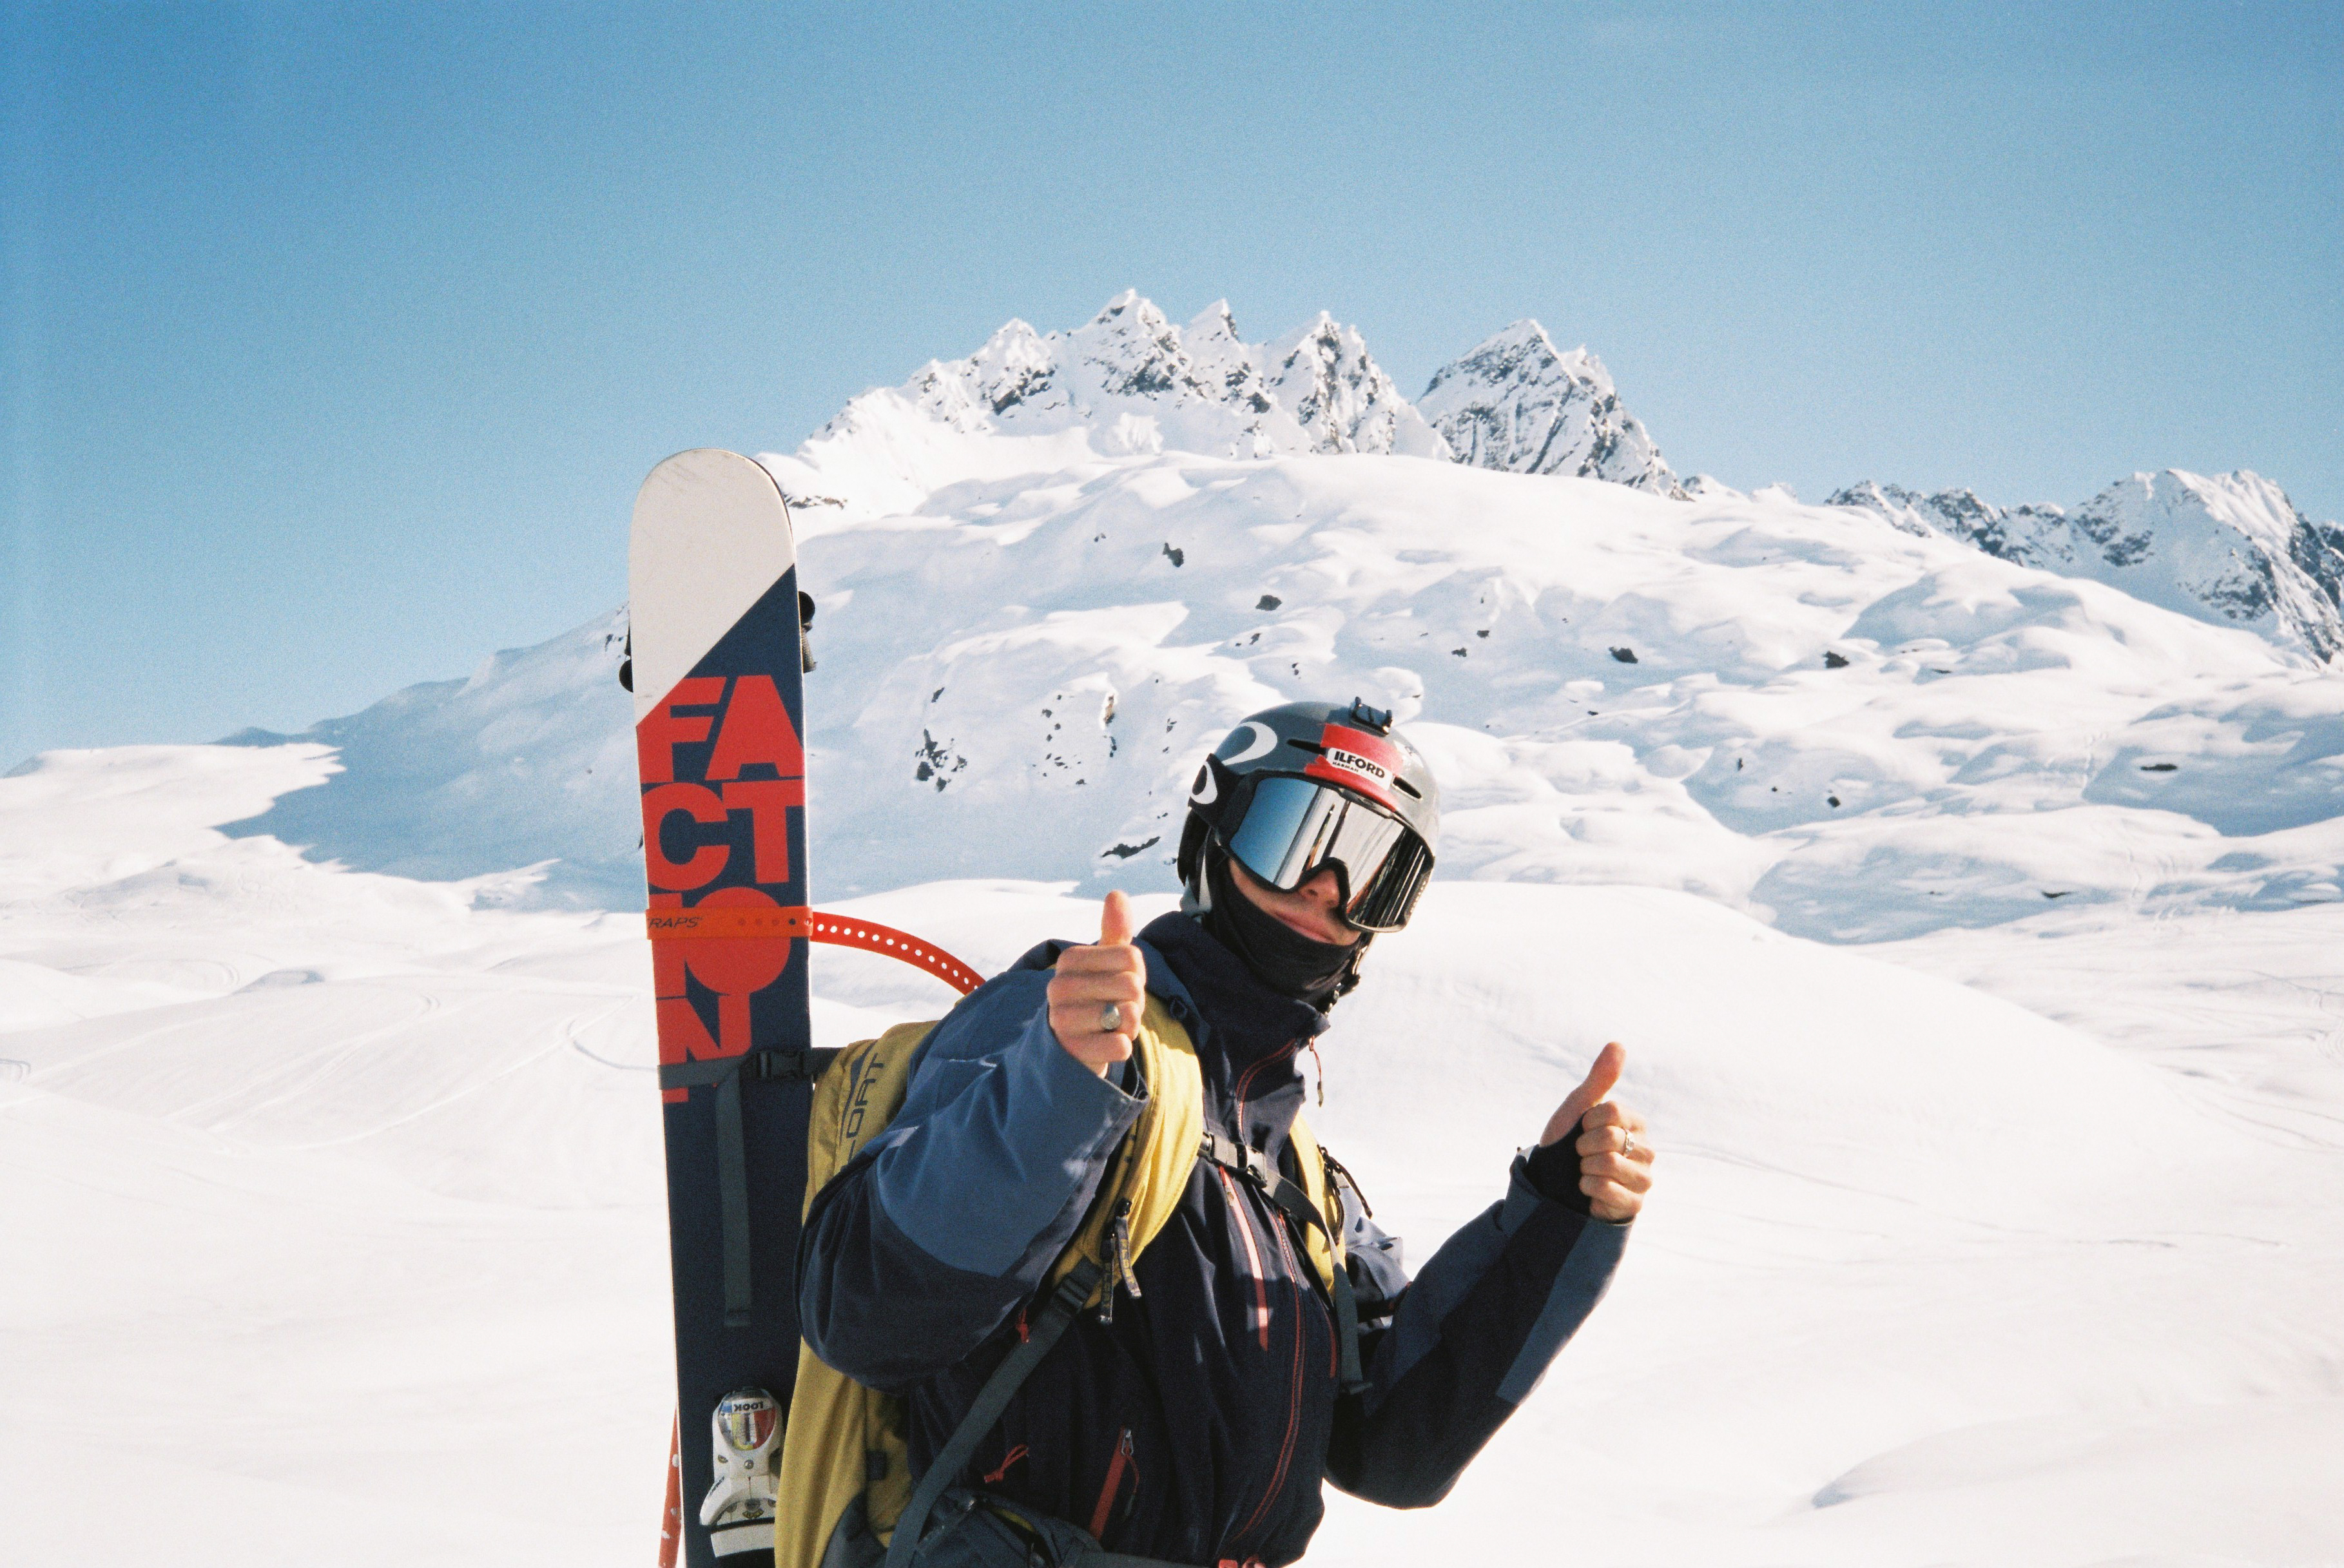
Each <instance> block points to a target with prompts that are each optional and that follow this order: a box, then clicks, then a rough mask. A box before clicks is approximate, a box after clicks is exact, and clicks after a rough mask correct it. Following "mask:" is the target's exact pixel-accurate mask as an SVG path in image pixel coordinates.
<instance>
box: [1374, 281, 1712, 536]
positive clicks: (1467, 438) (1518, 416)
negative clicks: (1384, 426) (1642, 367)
mask: <svg viewBox="0 0 2344 1568" xmlns="http://www.w3.org/2000/svg"><path fill="white" fill-rule="evenodd" d="M1416 406H1417V411H1418V412H1420V413H1421V414H1422V415H1423V416H1424V417H1425V418H1426V419H1428V420H1431V421H1432V428H1433V429H1434V430H1438V431H1440V435H1441V439H1442V440H1446V441H1447V442H1448V443H1449V450H1450V451H1451V452H1452V453H1454V454H1455V456H1456V458H1457V460H1458V461H1459V462H1464V463H1472V464H1475V465H1477V466H1479V467H1481V468H1492V469H1510V470H1513V471H1514V472H1516V473H1560V474H1572V475H1576V476H1577V477H1579V478H1581V479H1600V480H1610V481H1611V482H1613V483H1614V484H1624V485H1628V486H1630V487H1632V488H1633V489H1636V490H1645V491H1652V492H1653V493H1654V494H1656V495H1671V494H1674V493H1677V491H1678V487H1677V479H1676V475H1675V474H1674V473H1672V471H1670V469H1669V465H1668V463H1667V461H1666V460H1663V459H1662V456H1661V450H1660V448H1659V447H1657V446H1655V445H1653V444H1652V436H1651V434H1650V433H1649V432H1648V431H1646V430H1645V429H1644V426H1643V423H1642V421H1641V420H1638V419H1637V418H1636V416H1635V415H1633V414H1631V413H1629V412H1628V411H1627V410H1625V409H1623V408H1622V407H1621V406H1620V394H1619V391H1618V389H1616V388H1614V387H1613V386H1612V384H1611V371H1609V370H1607V369H1604V368H1603V361H1602V360H1601V359H1597V358H1596V357H1595V356H1594V355H1592V354H1591V353H1589V352H1588V351H1587V350H1586V349H1584V348H1579V349H1572V350H1571V352H1570V353H1568V354H1565V353H1563V352H1561V351H1560V350H1559V349H1556V348H1555V346H1554V343H1553V341H1552V340H1551V339H1549V338H1548V337H1547V335H1546V329H1545V328H1543V327H1541V326H1540V325H1539V324H1538V323H1537V322H1536V321H1529V320H1523V321H1517V322H1515V323H1514V324H1513V325H1512V326H1510V327H1509V328H1507V329H1505V330H1504V331H1502V332H1499V333H1496V334H1494V335H1492V336H1491V337H1490V338H1488V339H1484V340H1483V341H1481V342H1480V343H1479V344H1477V345H1475V346H1474V347H1473V349H1470V351H1469V352H1467V353H1466V354H1464V355H1463V356H1462V357H1460V358H1459V359H1454V360H1451V361H1450V363H1448V364H1446V365H1443V366H1442V367H1441V368H1440V369H1438V370H1435V371H1434V372H1433V373H1432V380H1431V382H1430V385H1428V386H1427V387H1426V388H1425V389H1424V395H1423V396H1422V397H1420V398H1419V399H1418V400H1416Z"/></svg>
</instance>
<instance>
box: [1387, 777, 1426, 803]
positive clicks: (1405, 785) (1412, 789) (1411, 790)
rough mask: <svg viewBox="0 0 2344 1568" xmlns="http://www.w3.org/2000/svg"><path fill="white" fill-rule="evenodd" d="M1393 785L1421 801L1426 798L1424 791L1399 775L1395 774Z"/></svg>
mask: <svg viewBox="0 0 2344 1568" xmlns="http://www.w3.org/2000/svg"><path fill="white" fill-rule="evenodd" d="M1392 783H1393V784H1397V785H1398V786H1399V788H1400V789H1402V790H1405V791H1406V792H1407V793H1408V794H1412V795H1414V796H1415V797H1416V798H1417V799H1419V800H1422V799H1423V798H1424V792H1423V791H1422V790H1420V789H1419V788H1417V787H1416V786H1415V785H1414V784H1410V783H1409V782H1408V781H1407V780H1406V779H1404V778H1402V777H1400V776H1399V774H1393V775H1392Z"/></svg>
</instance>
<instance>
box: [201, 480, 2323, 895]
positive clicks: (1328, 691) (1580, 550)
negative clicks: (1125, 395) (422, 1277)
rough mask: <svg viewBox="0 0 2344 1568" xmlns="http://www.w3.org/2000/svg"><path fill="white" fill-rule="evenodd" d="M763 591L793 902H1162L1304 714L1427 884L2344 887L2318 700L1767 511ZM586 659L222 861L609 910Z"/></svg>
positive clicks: (1099, 523) (1300, 538)
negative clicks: (1421, 855)
mask: <svg viewBox="0 0 2344 1568" xmlns="http://www.w3.org/2000/svg"><path fill="white" fill-rule="evenodd" d="M804 571H805V573H806V582H807V583H808V585H809V586H810V587H811V589H812V590H813V592H814V594H815V595H816V597H817V598H818V599H819V601H820V602H821V606H822V608H821V612H820V616H819V619H818V620H817V622H816V623H815V628H814V651H815V653H816V655H817V656H818V658H819V659H820V661H821V667H820V668H819V669H818V670H817V671H816V672H815V673H813V675H812V676H811V677H810V678H809V686H808V693H809V694H808V699H807V701H808V713H809V721H808V723H809V731H808V738H809V744H810V745H811V747H812V755H813V760H812V766H813V810H812V814H811V828H812V845H811V848H812V855H813V862H812V864H813V878H814V886H815V889H816V892H817V894H818V895H819V896H821V897H823V898H825V899H826V898H831V897H836V896H840V895H845V894H850V893H860V892H866V891H871V890H875V889H880V888H885V887H890V886H897V885H905V884H909V883H914V882H920V881H924V880H927V879H930V878H934V877H936V876H945V875H949V876H980V875H1017V876H1025V877H1034V878H1042V879H1069V880H1076V881H1080V882H1083V883H1085V884H1086V885H1095V886H1098V885H1110V884H1112V885H1124V886H1127V887H1131V888H1133V889H1135V890H1160V889H1165V888H1168V887H1169V886H1170V885H1171V882H1170V875H1171V874H1170V867H1169V865H1168V861H1169V858H1170V850H1171V845H1172V841H1173V836H1174V835H1173V832H1172V829H1173V827H1174V814H1175V813H1176V812H1177V809H1178V803H1179V801H1180V799H1181V798H1182V793H1183V789H1184V787H1185V784H1186V781H1187V778H1188V776H1189V774H1191V773H1192V772H1193V770H1194V768H1195V765H1196V759H1197V755H1198V754H1200V753H1201V751H1202V750H1203V749H1204V748H1205V747H1206V746H1207V745H1208V744H1210V743H1211V741H1212V740H1213V739H1214V738H1215V737H1217V735H1218V734H1219V733H1221V732H1222V731H1223V730H1224V729H1225V728H1226V727H1227V726H1228V724H1230V723H1233V722H1234V721H1235V720H1236V719H1237V718H1238V717H1239V716H1241V715H1242V714H1243V713H1246V712H1248V710H1250V709H1252V708H1254V707H1256V706H1258V705H1262V704H1266V703H1271V702H1275V701H1278V700H1281V699H1283V698H1287V697H1293V696H1301V695H1306V694H1311V693H1318V694H1324V695H1329V696H1331V697H1333V698H1335V699H1336V700H1344V699H1347V698H1349V697H1350V696H1351V695H1353V694H1355V693H1356V694H1359V695H1363V696H1367V697H1369V698H1370V699H1372V700H1375V701H1379V702H1384V703H1391V704H1394V705H1396V706H1397V707H1398V708H1399V711H1400V712H1401V713H1402V714H1403V715H1404V716H1405V717H1406V718H1407V719H1408V720H1409V722H1410V723H1411V725H1412V727H1413V729H1414V730H1415V732H1416V733H1417V735H1418V738H1419V740H1420V743H1421V744H1423V745H1424V746H1425V748H1426V750H1427V751H1428V753H1429V754H1430V755H1431V756H1432V758H1433V760H1434V763H1435V765H1436V766H1437V767H1438V768H1439V770H1440V776H1441V778H1442V781H1443V786H1444V790H1445V792H1446V795H1447V810H1446V811H1445V813H1444V815H1445V818H1446V823H1447V839H1446V842H1445V843H1444V844H1443V845H1442V850H1441V862H1440V875H1442V876H1443V877H1447V878H1456V877H1478V878H1500V879H1505V880H1512V881H1522V880H1535V881H1542V882H1568V883H1582V884H1596V883H1616V882H1632V883H1640V884H1643V885H1654V886H1662V887H1670V888H1678V889H1682V890H1686V891H1691V892H1696V893H1699V894H1701V895H1704V896H1707V897H1711V898H1713V899H1716V900H1718V901H1720V902H1722V903H1724V904H1726V905H1730V906H1733V907H1736V908H1742V909H1746V910H1749V911H1751V912H1753V913H1756V914H1759V915H1761V916H1762V917H1764V918H1768V919H1771V920H1773V921H1774V922H1776V923H1777V924H1779V925H1780V926H1782V927H1783V928H1784V929H1786V930H1793V931H1798V932H1803V933H1807V934H1811V935H1820V936H1833V937H1836V938H1840V939H1855V940H1861V939H1867V938H1874V937H1881V936H1901V935H1909V934H1914V933H1917V932H1921V931H1926V930H1931V929H1935V928H1937V927H1940V926H1948V925H1976V924H1980V923H1991V922H1995V921H2002V920H2008V919H2013V918H2016V917H2019V916H2023V915H2025V914H2026V913H2028V912H2029V911H2033V910H2037V909H2040V908H2042V907H2044V905H2046V902H2056V901H2059V900H2068V901H2071V902H2073V903H2077V904H2085V903H2099V902H2114V903H2121V904H2126V905H2143V906H2153V907H2161V908H2168V909H2177V908H2182V907H2207V906H2211V905H2220V906H2225V907H2289V906H2292V905H2295V904H2297V903H2299V902H2301V901H2304V900H2318V899H2323V898H2335V897H2337V896H2339V891H2344V889H2339V865H2344V676H2339V674H2338V673H2335V672H2333V671H2327V672H2322V671H2319V670H2315V669H2313V668H2310V667H2309V666H2307V665H2306V664H2304V663H2302V662H2301V661H2300V660H2299V659H2291V658H2290V657H2288V656H2287V655H2285V654H2283V653H2281V652H2278V650H2275V649H2274V648H2273V647H2272V646H2271V645H2270V643H2269V642H2266V641H2265V640H2264V639H2263V638H2261V637H2259V636H2257V635H2254V634H2253V633H2251V632H2247V631H2244V630H2238V629H2228V628H2224V627H2220V626H2217V625H2209V624H2207V623H2206V622H2203V621H2201V620H2197V619H2192V618H2190V617H2187V616H2185V615H2181V614H2177V613H2175V612H2171V611H2169V610H2166V609H2161V608H2158V607H2157V606H2155V605H2152V604H2147V603H2144V602H2141V601H2139V600H2137V599H2135V598H2132V597H2129V596H2127V594H2125V593H2122V592H2117V590H2115V589H2113V588H2111V587H2108V586H2107V585H2105V584H2102V583H2099V582H2094V581H2090V580H2086V579H2078V578H2073V577H2066V576H2061V575H2056V574H2053V573H2050V572H2041V571H2036V570H2032V569H2029V568H2026V567H2023V566H2020V565H2016V564H2014V563H2012V562H2010V561H2003V560H1997V559H1995V558H1994V557H1992V556H1989V555H1987V554H1985V553H1982V552H1980V551H1977V550H1975V549H1974V548H1972V547H1971V546H1969V545H1967V544H1965V543H1960V542H1956V541H1953V540H1950V539H1946V538H1944V537H1940V536H1939V535H1938V534H1937V533H1935V531H1928V532H1925V533H1922V534H1913V533H1907V532H1900V531H1896V530H1894V529H1891V528H1887V527H1884V526H1883V525H1882V524H1881V522H1880V521H1879V519H1878V518H1877V517H1875V516H1874V515H1873V514H1871V513H1869V512H1865V511H1854V510H1851V509H1849V508H1847V507H1844V506H1822V507H1817V506H1804V505H1801V504H1799V503H1798V502H1796V501H1793V500H1791V499H1790V498H1789V497H1787V496H1786V495H1784V494H1783V493H1782V492H1779V491H1769V492H1763V493H1761V494H1759V495H1757V496H1743V495H1740V494H1738V493H1736V492H1733V491H1727V490H1724V489H1723V488H1722V487H1720V488H1719V489H1717V490H1715V491H1710V492H1708V493H1705V494H1704V495H1703V496H1702V498H1700V499H1697V500H1693V501H1672V500H1669V499H1666V498H1662V497H1659V496H1653V495H1649V494H1645V493H1642V492H1640V491H1635V490H1632V489H1630V488H1627V487H1625V486H1622V485H1616V484H1603V483H1597V482H1593V481H1586V480H1577V479H1568V478H1563V477H1561V476H1555V475H1527V474H1513V473H1506V472H1497V471H1491V470H1485V469H1478V468H1470V467H1462V466H1458V465H1452V464H1449V463H1441V462H1425V461H1418V460H1409V459H1404V458H1394V457H1371V456H1359V455H1353V456H1344V457H1318V456H1303V457H1286V458H1278V459H1269V460H1235V459H1216V458H1210V457H1204V456H1199V455H1196V454H1191V453H1184V452H1166V453H1162V454H1157V455H1150V456H1130V457H1125V458H1120V459H1108V458H1104V457H1098V456H1093V457H1092V458H1090V459H1088V460H1086V461H1085V462H1084V463H1082V464H1081V465H1079V466H1077V467H1076V468H1073V469H1070V470H1065V471H1062V472H1060V473H1057V474H1054V475H1050V476H1046V477H1040V478H1037V477H1036V476H1031V475H1027V476H1021V477H1015V478H1007V479H998V480H991V481H982V480H965V481H961V482H959V483H957V484H955V485H954V486H951V487H949V488H947V489H946V490H945V491H939V492H937V493H936V494H935V495H934V496H933V497H931V498H929V499H928V500H926V501H923V502H921V503H920V504H919V505H918V506H917V507H915V508H914V509H913V510H911V511H907V512H905V513H903V514H900V515H895V516H889V517H881V518H874V519H870V520H867V521H859V522H858V521H854V520H852V519H846V518H834V519H833V520H831V521H830V522H829V523H828V525H827V527H826V529H825V531H822V532H820V533H818V534H816V535H815V536H814V537H813V538H812V539H811V540H810V541H808V543H807V545H806V549H805V552H804ZM613 630H614V628H613V627H611V626H610V625H608V624H605V623H602V622H597V623H595V624H594V625H591V626H589V627H586V628H581V631H580V632H577V633H574V634H572V635H571V636H570V637H568V638H564V639H557V640H556V641H555V642H552V643H549V644H547V645H546V646H545V647H543V648H541V649H537V650H531V651H528V652H522V653H519V654H512V655H500V659H499V660H498V661H496V662H494V663H492V664H491V666H490V667H489V668H488V669H487V670H484V671H483V672H482V673H480V675H478V676H476V677H475V679H474V680H473V681H471V682H468V683H460V684H459V683H450V684H448V685H444V686H437V687H425V688H419V689H418V690H417V691H415V692H413V693H404V694H402V695H401V696H400V697H399V698H397V699H393V700H391V701H389V702H386V703H381V704H378V706H377V707H376V708H374V709H372V710H369V712H368V713H364V714H360V715H359V716H357V717H356V718H354V719H350V720H346V721H340V722H338V723H337V724H335V725H332V726H327V727H324V728H321V729H320V730H319V731H318V732H315V733H313V734H311V735H310V736H308V737H304V738H305V739H309V740H313V741H325V742H328V743H332V744H340V745H341V747H342V751H341V754H340V755H341V761H342V763H343V764H344V767H345V771H344V772H343V773H341V774H338V775H336V776H335V777H334V778H332V779H331V780H329V781H328V782H327V783H326V784H323V785H321V786H319V787H318V788H317V789H314V790H311V791H306V792H299V793H296V794H288V795H286V796H284V797H283V798H282V799H281V800H280V801H279V803H278V805H277V806H276V807H275V808H274V809H273V810H272V811H270V812H269V813H268V814H263V815H261V816H259V817H258V818H257V819H255V820H254V821H253V822H252V823H250V824H247V825H246V826H244V827H242V828H239V829H237V831H238V832H246V833H256V832H265V833H270V834H274V835H278V836H280V837H283V838H285V839H286V840H287V841H288V842H290V843H297V844H302V845H310V846H312V848H313V851H314V853H316V854H317V855H320V856H321V857H329V858H335V859H338V860H340V861H342V862H344V863H345V864H348V865H352V866H355V867H359V868H361V869H368V870H382V871H398V870H407V871H416V870H429V872H430V874H431V875H443V876H446V875H483V874H487V873H490V872H495V871H505V870H509V869H511V868H515V867H520V866H524V865H532V864H534V863H538V862H541V861H545V860H548V859H549V858H552V857H555V856H558V857H559V859H558V862H557V863H556V864H554V865H551V866H550V867H548V868H547V869H546V871H545V873H544V876H545V881H544V882H543V883H542V884H541V892H540V894H539V896H540V897H541V898H550V899H551V900H553V901H555V902H559V903H572V904H576V903H583V904H590V905H591V904H601V905H616V904H621V903H623V904H628V905H631V904H632V903H633V902H634V901H635V900H636V899H637V898H638V897H639V896H640V894H639V891H638V888H639V884H638V883H637V882H636V881H635V880H634V878H635V872H634V869H633V858H634V849H635V838H636V833H637V828H638V824H637V823H636V821H635V817H634V811H633V806H632V804H631V798H630V795H629V791H628V788H627V785H626V783H625V781H626V778H627V772H626V766H625V764H624V760H623V759H624V755H625V752H624V738H623V733H622V732H623V726H624V723H625V716H624V715H625V711H626V710H625V705H624V703H622V702H621V700H620V698H619V696H618V694H617V689H616V686H615V684H614V683H612V681H611V656H610V652H608V651H607V648H606V644H607V642H608V640H609V639H610V637H611V632H612V631H613ZM491 715H495V716H496V720H495V722H494V723H490V717H491ZM517 736H528V737H530V738H529V739H528V740H527V742H526V744H522V743H521V742H520V741H518V740H516V738H515V737H517ZM597 759H600V760H597ZM588 765H591V766H592V767H593V768H594V771H593V773H592V774H591V775H590V774H587V773H586V772H585V771H584V770H585V767H586V766H588ZM1045 829H1046V830H1045Z"/></svg>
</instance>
